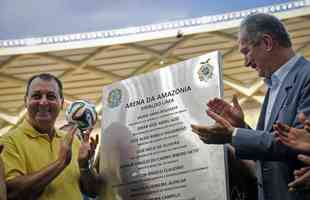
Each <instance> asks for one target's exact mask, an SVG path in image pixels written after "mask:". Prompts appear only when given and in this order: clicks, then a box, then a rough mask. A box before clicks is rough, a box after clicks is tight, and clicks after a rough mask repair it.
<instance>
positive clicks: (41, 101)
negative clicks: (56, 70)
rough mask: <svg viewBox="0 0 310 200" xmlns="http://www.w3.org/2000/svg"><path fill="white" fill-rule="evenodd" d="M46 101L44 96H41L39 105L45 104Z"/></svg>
mask: <svg viewBox="0 0 310 200" xmlns="http://www.w3.org/2000/svg"><path fill="white" fill-rule="evenodd" d="M47 102H48V100H47V97H46V95H43V96H42V98H41V99H40V104H47Z"/></svg>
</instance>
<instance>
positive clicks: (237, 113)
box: [207, 95, 246, 128]
mask: <svg viewBox="0 0 310 200" xmlns="http://www.w3.org/2000/svg"><path fill="white" fill-rule="evenodd" d="M232 102H233V106H232V105H230V104H229V103H228V102H226V101H224V100H222V99H219V98H214V99H212V100H210V101H209V102H208V104H207V105H208V107H209V110H211V111H213V112H215V113H217V114H218V115H220V116H221V117H223V118H225V119H226V120H227V121H228V122H229V123H230V124H231V125H232V126H233V127H237V128H245V126H246V124H245V122H244V113H243V110H242V108H241V106H240V104H239V102H238V99H237V96H236V95H234V96H233V99H232Z"/></svg>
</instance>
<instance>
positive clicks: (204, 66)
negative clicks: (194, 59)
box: [197, 58, 214, 82]
mask: <svg viewBox="0 0 310 200" xmlns="http://www.w3.org/2000/svg"><path fill="white" fill-rule="evenodd" d="M209 61H210V58H209V59H207V60H206V61H204V62H201V63H200V68H199V70H198V72H197V74H198V78H199V80H200V81H204V82H208V80H209V79H211V78H212V76H213V70H214V67H213V66H212V65H211V64H210V63H209Z"/></svg>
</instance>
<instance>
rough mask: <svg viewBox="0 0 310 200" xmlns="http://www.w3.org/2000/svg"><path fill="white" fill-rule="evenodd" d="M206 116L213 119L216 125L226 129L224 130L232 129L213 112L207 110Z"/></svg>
mask: <svg viewBox="0 0 310 200" xmlns="http://www.w3.org/2000/svg"><path fill="white" fill-rule="evenodd" d="M207 114H208V115H209V116H210V117H211V118H212V119H214V120H215V121H216V122H217V123H219V124H220V125H222V126H224V127H226V128H232V125H231V124H230V123H229V122H228V121H227V120H226V119H224V118H223V117H221V116H220V115H218V114H216V113H215V112H213V111H211V110H207Z"/></svg>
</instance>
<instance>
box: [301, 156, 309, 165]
mask: <svg viewBox="0 0 310 200" xmlns="http://www.w3.org/2000/svg"><path fill="white" fill-rule="evenodd" d="M298 159H299V160H301V161H302V162H303V163H305V164H307V165H310V157H309V156H306V155H302V154H300V155H298Z"/></svg>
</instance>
